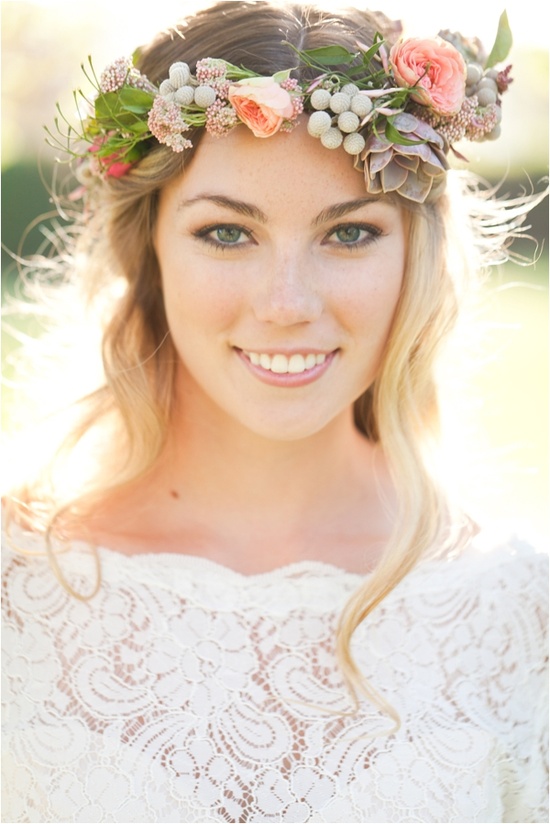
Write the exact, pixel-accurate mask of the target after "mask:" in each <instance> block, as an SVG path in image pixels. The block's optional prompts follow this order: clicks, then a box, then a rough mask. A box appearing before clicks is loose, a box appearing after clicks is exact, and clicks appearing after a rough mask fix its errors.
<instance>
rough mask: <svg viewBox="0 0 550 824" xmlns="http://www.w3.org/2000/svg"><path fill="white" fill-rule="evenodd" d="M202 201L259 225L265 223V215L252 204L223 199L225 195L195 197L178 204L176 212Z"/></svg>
mask: <svg viewBox="0 0 550 824" xmlns="http://www.w3.org/2000/svg"><path fill="white" fill-rule="evenodd" d="M203 200H206V201H208V202H210V203H215V204H216V205H218V206H224V207H225V208H226V209H231V210H232V211H234V212H238V213H239V214H240V215H246V217H251V218H253V219H254V220H257V221H259V222H260V223H267V220H268V218H267V215H266V214H264V212H262V210H261V209H258V207H257V206H253V205H252V203H246V202H245V201H244V200H234V199H233V198H232V197H225V195H197V196H196V197H192V198H190V199H189V200H182V201H180V203H179V204H178V211H180V210H181V209H186V208H187V207H188V206H192V205H193V204H194V203H200V202H201V201H203Z"/></svg>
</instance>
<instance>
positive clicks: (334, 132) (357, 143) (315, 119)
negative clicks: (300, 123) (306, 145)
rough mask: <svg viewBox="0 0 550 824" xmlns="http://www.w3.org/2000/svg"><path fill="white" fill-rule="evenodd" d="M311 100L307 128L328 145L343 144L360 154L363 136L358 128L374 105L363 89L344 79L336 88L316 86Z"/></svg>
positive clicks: (363, 141) (362, 146)
mask: <svg viewBox="0 0 550 824" xmlns="http://www.w3.org/2000/svg"><path fill="white" fill-rule="evenodd" d="M310 104H311V108H312V109H314V111H313V112H312V114H311V115H310V116H309V120H308V124H307V130H308V132H309V134H310V135H311V136H312V137H318V138H319V140H320V141H321V143H322V144H323V146H325V147H326V148H327V149H337V148H338V147H339V146H343V148H344V149H345V151H346V152H348V154H351V155H358V154H361V152H362V151H363V149H364V148H365V138H364V137H363V135H362V134H360V133H359V129H360V128H361V125H362V122H363V120H364V118H365V117H367V115H369V114H370V113H371V111H372V108H373V105H372V100H371V99H370V97H368V96H367V94H366V93H365V92H362V91H360V90H359V88H358V87H357V86H356V85H355V84H354V83H347V84H346V85H345V86H342V87H341V88H340V89H339V90H338V91H329V90H328V89H323V88H320V89H315V91H314V92H312V94H311V97H310Z"/></svg>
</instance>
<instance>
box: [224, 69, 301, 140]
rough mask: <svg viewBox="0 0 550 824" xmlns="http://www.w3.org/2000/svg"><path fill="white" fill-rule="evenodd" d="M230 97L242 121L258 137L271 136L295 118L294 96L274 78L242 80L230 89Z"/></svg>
mask: <svg viewBox="0 0 550 824" xmlns="http://www.w3.org/2000/svg"><path fill="white" fill-rule="evenodd" d="M228 96H229V102H230V103H231V105H232V106H233V108H234V109H235V111H236V112H237V115H238V117H239V119H240V120H242V122H243V123H244V124H245V125H246V126H248V128H249V129H251V130H252V132H253V133H254V135H255V136H256V137H271V135H272V134H275V132H278V131H279V129H280V128H281V126H282V124H283V121H284V120H287V119H289V118H292V117H293V115H294V106H293V105H292V98H291V96H290V94H289V93H288V92H287V91H286V89H282V88H281V87H280V86H279V84H278V83H277V82H276V81H275V80H274V79H273V78H272V77H249V78H247V79H246V80H239V81H238V82H237V83H234V84H232V85H231V86H230V87H229V95H228Z"/></svg>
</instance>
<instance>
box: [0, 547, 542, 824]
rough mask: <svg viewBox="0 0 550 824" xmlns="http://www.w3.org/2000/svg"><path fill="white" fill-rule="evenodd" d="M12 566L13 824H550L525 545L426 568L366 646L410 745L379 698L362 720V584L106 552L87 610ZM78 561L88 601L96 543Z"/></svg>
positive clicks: (8, 801) (531, 565) (8, 557)
mask: <svg viewBox="0 0 550 824" xmlns="http://www.w3.org/2000/svg"><path fill="white" fill-rule="evenodd" d="M18 542H19V543H22V542H25V545H26V546H27V548H32V546H33V545H36V544H37V542H38V544H39V543H40V541H39V539H37V538H30V537H29V536H27V537H25V536H21V535H20V536H18ZM4 555H5V558H4V586H5V590H4V600H3V605H4V649H5V651H4V662H3V673H4V684H3V689H2V697H3V700H4V702H5V709H4V716H3V721H4V735H3V746H4V756H3V765H4V781H5V785H4V792H3V820H4V821H9V822H17V821H35V822H38V821H40V822H46V821H55V822H108V821H111V822H189V821H193V822H217V821H223V822H314V821H315V822H493V821H496V822H502V821H515V822H544V821H547V820H548V814H547V812H546V811H545V802H546V798H547V794H546V789H545V783H546V782H545V779H546V768H545V761H544V732H545V727H546V723H545V722H546V717H547V710H546V708H547V701H546V696H545V687H546V679H545V671H544V663H543V662H544V657H545V654H546V642H545V639H544V628H545V617H544V613H545V608H546V584H547V572H546V562H547V559H546V556H544V555H540V554H536V553H534V552H533V551H532V550H530V549H529V548H528V547H526V546H524V545H521V544H520V543H518V542H513V543H512V544H508V545H505V546H502V547H500V548H496V549H492V550H490V551H485V552H481V551H475V550H474V549H473V548H470V549H468V550H467V551H465V552H464V553H463V554H462V556H461V557H459V558H458V559H455V560H447V561H427V562H424V563H423V564H421V565H420V566H419V567H417V568H416V570H415V571H413V572H412V573H411V574H410V575H409V576H408V577H407V578H406V579H405V581H403V582H402V583H401V584H400V585H399V586H398V588H397V589H396V590H394V592H393V593H392V594H391V595H390V596H389V597H388V598H387V599H386V600H385V601H384V602H383V603H382V605H381V606H380V607H379V608H377V610H376V611H375V612H374V613H373V614H372V616H370V617H369V618H368V619H367V620H366V621H365V622H364V624H363V625H362V626H361V627H360V628H359V630H358V631H357V632H356V635H355V639H354V647H353V648H354V652H355V655H356V657H357V660H358V662H359V664H360V665H361V667H362V669H363V671H364V673H365V675H366V676H367V677H368V678H369V679H370V681H371V683H372V684H373V685H374V686H375V687H376V688H378V689H379V690H380V691H381V692H382V693H383V694H384V696H385V697H386V698H387V699H388V701H389V702H390V703H391V704H392V705H393V706H394V708H395V709H396V710H397V711H398V713H399V715H400V717H401V722H402V726H401V729H400V730H399V732H397V733H396V734H391V735H387V734H385V733H384V731H385V730H387V729H388V727H389V726H390V725H391V724H390V721H389V720H388V719H387V718H385V717H384V716H383V715H382V714H381V713H380V712H378V711H377V710H376V709H375V708H374V707H373V706H372V705H371V704H369V702H368V701H366V700H365V701H364V702H362V704H361V707H360V711H359V713H358V714H357V715H349V716H346V715H344V714H343V713H345V712H346V711H347V710H349V709H350V703H349V699H348V697H347V694H346V690H345V688H344V685H343V683H342V679H341V677H340V675H339V671H338V668H337V666H336V663H335V658H334V630H335V624H336V621H337V617H338V614H339V611H340V609H341V607H342V606H343V604H344V603H345V601H346V599H347V598H348V597H349V595H350V594H351V593H352V592H353V591H354V589H355V588H356V587H357V586H358V584H359V583H360V576H358V575H355V574H350V573H347V572H344V571H342V570H340V569H337V568H336V567H333V566H329V565H326V564H321V563H310V562H306V563H300V564H296V565H292V566H289V567H286V568H283V569H279V570H277V571H275V572H271V573H268V574H263V575H254V576H243V575H241V574H238V573H235V572H233V571H230V570H229V569H226V568H224V567H221V566H218V565H217V564H214V563H212V562H209V561H205V560H201V559H199V558H194V557H188V556H182V555H167V554H161V555H154V554H151V555H136V556H132V557H128V556H124V555H121V554H118V553H115V552H112V551H109V550H101V551H100V555H101V563H102V568H103V577H104V582H103V585H102V588H101V591H100V593H99V594H98V595H97V596H96V597H95V598H94V599H93V600H92V601H90V602H88V603H82V602H79V601H77V600H75V599H74V598H71V597H70V596H69V595H67V594H66V592H65V591H64V590H63V589H62V588H61V587H60V586H59V584H58V583H57V581H56V579H55V578H54V576H53V574H52V572H51V570H50V567H49V565H48V562H47V561H46V560H45V559H43V558H40V557H22V556H21V555H19V554H16V553H14V552H12V551H11V550H10V549H9V548H8V549H7V550H6V551H5V553H4ZM62 563H63V568H64V570H65V574H66V575H67V577H68V578H69V579H70V580H71V581H72V583H73V584H75V585H76V586H81V587H82V589H84V588H85V587H86V586H87V585H88V586H89V585H90V580H89V578H90V572H89V570H90V560H89V556H88V555H87V553H86V552H85V551H84V548H83V547H80V548H79V547H77V548H75V549H73V550H72V551H71V552H69V553H67V554H66V555H64V556H62Z"/></svg>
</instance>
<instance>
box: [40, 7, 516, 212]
mask: <svg viewBox="0 0 550 824" xmlns="http://www.w3.org/2000/svg"><path fill="white" fill-rule="evenodd" d="M511 44H512V37H511V33H510V29H509V26H508V21H507V17H506V13H505V12H504V13H503V14H502V16H501V18H500V22H499V27H498V32H497V37H496V40H495V44H494V46H493V49H492V51H491V52H490V54H489V55H488V56H487V55H486V53H485V52H484V51H483V47H482V46H481V44H480V43H479V41H478V40H477V39H466V38H464V37H463V36H462V35H460V34H458V33H452V32H449V31H442V32H440V33H439V35H438V37H436V38H432V39H418V38H409V39H401V40H399V41H398V42H397V43H395V45H393V46H392V47H391V49H389V50H388V48H387V46H386V43H385V41H384V39H383V38H382V36H381V35H379V34H377V35H376V36H375V38H374V42H373V45H372V46H371V48H369V49H368V50H366V51H361V50H358V51H356V52H350V51H348V50H347V49H345V48H343V47H342V46H327V47H324V48H318V49H312V50H309V51H298V50H297V49H294V47H292V46H291V48H293V50H294V52H295V53H296V55H297V59H298V61H299V64H301V65H305V66H308V67H310V68H311V69H313V70H315V71H319V74H318V76H316V77H315V79H313V80H311V81H308V82H305V83H299V82H298V81H297V80H296V79H294V78H292V77H291V74H292V71H293V69H289V70H287V71H281V72H278V73H276V74H274V75H273V76H271V77H262V76H259V75H257V74H256V73H254V72H252V71H249V70H248V69H246V68H243V67H238V66H234V65H232V64H231V63H228V62H227V61H225V60H220V59H216V58H210V57H208V58H206V59H203V60H199V62H198V63H197V65H196V70H195V74H192V73H191V71H190V69H189V66H188V65H187V64H186V63H184V62H178V63H174V64H172V66H171V67H170V70H169V76H168V78H167V79H166V80H163V81H162V83H161V84H160V86H158V87H157V86H155V85H153V84H152V83H151V82H150V81H149V80H148V79H147V77H145V76H144V75H143V74H141V73H140V72H139V71H138V69H137V68H136V67H135V66H134V64H133V60H132V59H129V58H128V59H127V58H121V59H119V60H117V61H115V62H114V63H113V64H111V65H110V66H108V67H107V68H106V69H105V71H104V72H103V73H102V74H101V77H100V78H99V80H98V79H97V77H96V75H95V73H94V71H93V66H92V63H91V60H90V61H89V62H90V69H91V75H88V74H87V73H86V71H85V70H84V69H83V70H84V71H85V73H86V76H87V77H88V79H89V80H90V81H91V82H92V84H93V86H94V88H95V90H96V92H97V95H96V97H95V100H94V101H93V103H92V104H91V105H92V113H91V114H90V116H89V117H87V118H86V119H84V120H82V121H81V126H82V131H81V133H78V132H77V131H76V130H75V129H74V128H73V127H72V126H71V125H70V124H69V123H68V121H67V120H66V119H65V118H64V120H65V123H66V124H67V126H68V130H67V131H66V133H64V134H63V133H62V131H61V128H60V126H59V122H58V121H57V120H56V125H57V128H58V131H59V133H60V134H62V136H63V137H64V138H65V139H66V143H63V144H61V141H60V140H59V139H58V138H54V141H55V143H56V145H57V146H59V145H62V146H63V148H64V150H65V151H68V152H69V153H70V154H71V155H72V156H76V157H78V158H81V159H85V161H86V162H85V164H84V167H81V169H80V172H81V179H82V178H83V179H84V180H85V181H86V182H89V181H90V178H93V177H98V176H99V177H122V176H123V175H125V174H126V173H127V172H128V171H129V170H130V169H131V168H132V166H133V165H134V164H135V163H137V162H138V161H139V160H140V159H141V158H142V157H143V156H144V155H145V154H146V153H147V152H148V151H149V150H150V149H151V148H152V146H153V145H155V140H156V141H158V142H159V143H162V144H164V145H166V146H168V147H170V148H171V149H172V150H173V151H174V152H182V151H184V150H185V149H188V148H191V146H192V142H191V140H190V139H189V137H187V136H186V134H187V132H189V131H190V130H191V129H193V128H204V129H206V131H207V132H208V133H209V134H211V135H213V136H215V137H221V136H223V135H225V134H227V133H228V132H229V131H230V130H231V129H233V128H234V127H235V126H236V125H237V124H239V123H243V124H244V125H246V126H247V127H248V128H249V129H251V130H252V132H253V134H254V135H255V136H256V137H259V138H267V137H271V136H272V135H274V134H276V133H277V132H285V131H290V130H292V129H293V128H294V126H295V125H296V124H297V122H298V119H299V117H300V115H301V114H302V113H305V114H307V115H308V120H307V129H308V132H309V134H310V135H312V136H313V137H315V138H318V139H319V140H320V141H321V143H322V144H323V146H325V147H326V148H328V149H336V148H338V147H340V146H342V147H343V149H344V150H345V151H346V152H348V153H349V154H350V155H353V156H354V158H355V166H356V168H357V169H359V170H360V171H362V172H363V173H364V176H365V185H366V189H367V192H369V193H371V194H379V193H382V192H384V193H386V192H397V193H398V194H400V195H401V196H403V197H405V198H407V199H409V200H412V201H415V202H418V203H422V202H424V201H425V200H427V199H433V198H435V197H437V195H438V194H439V193H440V192H441V191H442V189H443V188H444V184H445V172H446V170H447V169H448V162H447V159H446V155H447V154H448V152H449V150H452V151H453V152H454V153H455V154H456V155H457V156H458V157H461V158H462V159H465V158H463V157H462V155H460V154H459V153H458V152H457V151H456V149H454V147H453V144H454V143H455V142H457V141H460V140H463V139H466V140H473V141H480V140H492V139H495V138H496V137H498V135H499V133H500V125H499V123H500V120H501V112H502V109H501V95H502V93H503V92H505V91H506V90H507V88H508V86H509V84H510V83H511V82H512V81H511V78H510V68H511V66H506V67H505V68H504V69H501V70H497V69H496V68H494V67H495V66H496V65H497V64H498V63H500V62H502V61H503V60H505V59H506V57H507V55H508V52H509V49H510V47H511ZM289 45H290V44H289ZM49 137H50V138H52V137H53V135H52V134H51V133H49ZM80 141H84V142H85V143H86V144H87V145H86V146H85V148H84V149H82V150H80V151H78V150H75V148H73V147H74V146H75V143H77V142H80Z"/></svg>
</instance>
